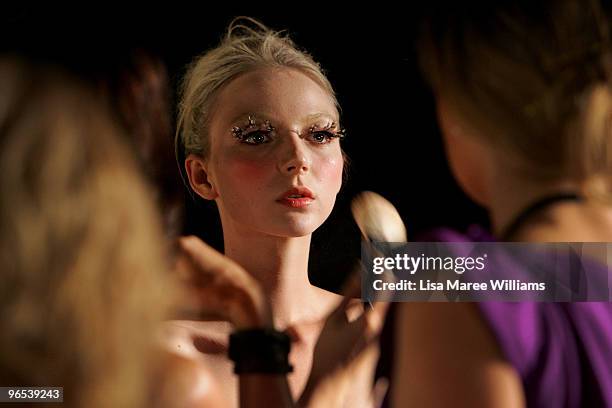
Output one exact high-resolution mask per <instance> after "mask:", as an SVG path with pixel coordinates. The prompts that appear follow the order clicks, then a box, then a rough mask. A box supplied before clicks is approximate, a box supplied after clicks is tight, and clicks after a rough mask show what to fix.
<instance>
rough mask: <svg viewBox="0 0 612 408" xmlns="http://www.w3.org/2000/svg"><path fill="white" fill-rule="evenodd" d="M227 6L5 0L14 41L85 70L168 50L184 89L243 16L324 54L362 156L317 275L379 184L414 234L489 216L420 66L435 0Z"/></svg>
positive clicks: (333, 264)
mask: <svg viewBox="0 0 612 408" xmlns="http://www.w3.org/2000/svg"><path fill="white" fill-rule="evenodd" d="M218 6H219V5H218V4H217V5H216V7H217V8H216V9H215V10H214V11H213V10H212V8H211V7H210V6H209V5H207V4H200V5H199V6H195V5H187V4H183V5H174V4H172V5H171V4H166V5H157V6H150V5H147V6H146V7H145V6H142V7H141V8H137V7H131V8H125V7H117V6H102V5H99V4H98V5H96V4H92V5H87V4H80V5H76V6H68V5H60V6H57V5H34V4H28V3H24V4H22V5H19V6H2V7H1V8H0V10H2V12H1V13H0V25H1V28H0V30H1V31H0V35H1V37H0V38H1V39H2V40H1V41H2V51H13V52H17V53H19V54H26V55H29V56H36V57H37V58H42V59H45V60H50V61H52V62H59V63H60V64H62V65H64V66H68V67H71V68H73V69H74V70H76V71H78V72H81V73H82V72H91V71H95V72H97V73H100V72H102V73H103V72H104V71H105V70H113V69H115V68H116V67H117V66H118V65H121V64H122V61H123V60H124V59H125V58H126V56H127V55H129V54H130V53H131V52H132V51H134V50H145V51H147V52H149V53H152V54H154V55H156V56H159V57H160V58H161V59H162V60H163V61H164V63H165V64H166V66H167V69H168V73H169V76H170V84H171V88H172V89H173V90H174V89H176V85H177V83H178V80H179V79H180V77H181V75H182V73H183V72H184V67H185V65H186V64H187V63H188V62H189V61H190V60H191V59H192V58H193V57H194V56H196V55H198V54H200V53H202V52H204V51H206V50H207V49H209V48H211V47H213V46H215V45H216V44H217V42H218V41H219V39H220V38H221V36H222V35H223V33H224V31H225V28H226V27H227V25H228V23H229V22H230V21H231V19H232V18H233V17H235V16H238V15H247V16H251V17H255V18H257V19H259V20H260V21H262V22H263V23H264V24H266V25H268V26H269V27H271V28H273V29H277V30H280V29H286V30H287V31H288V33H289V34H290V36H291V38H292V39H293V40H294V41H295V42H296V43H297V45H298V46H299V47H301V48H303V49H306V50H307V51H309V52H310V53H311V54H312V55H313V56H314V58H315V60H317V61H318V62H320V63H321V65H322V67H323V68H324V70H325V72H326V73H327V75H328V77H329V79H330V81H331V83H332V84H333V85H334V87H335V90H336V92H337V95H338V99H339V102H340V105H341V106H342V118H343V124H344V126H345V127H346V129H347V132H348V137H347V139H346V140H345V144H344V149H345V151H346V153H347V154H348V156H349V157H350V160H351V166H350V170H349V178H348V181H347V182H346V184H345V186H344V188H343V191H342V192H341V194H340V196H339V198H338V204H337V206H336V209H335V210H334V214H333V215H332V217H331V219H330V220H329V221H328V222H327V223H326V224H325V226H324V227H323V228H321V229H320V230H319V231H317V232H316V233H315V236H314V239H313V249H314V251H315V252H314V255H313V257H312V259H313V264H312V265H311V266H312V269H313V271H315V272H314V275H320V274H319V272H316V271H318V270H326V271H329V270H339V269H342V267H343V266H347V265H350V260H349V259H350V258H352V257H353V255H356V254H358V251H359V236H358V234H357V230H356V227H355V225H354V224H353V223H352V222H351V221H350V215H349V210H348V208H349V203H350V199H351V198H352V197H353V196H354V195H355V194H356V193H358V192H359V191H362V190H372V191H375V192H378V193H380V194H382V195H383V196H384V197H386V198H387V199H389V200H390V201H391V202H392V203H393V204H395V205H396V206H397V208H398V210H399V212H400V214H401V216H402V218H403V219H404V221H405V223H406V226H407V228H408V232H409V237H414V236H415V235H418V233H420V232H422V231H424V230H426V229H429V228H432V227H436V226H449V227H453V228H457V229H460V230H462V229H465V227H466V226H468V225H469V224H471V223H481V224H483V223H486V218H485V213H484V212H483V211H482V210H481V209H479V208H478V207H476V206H475V205H474V204H472V203H471V202H470V201H469V199H467V197H465V195H464V194H463V193H462V192H461V190H460V189H459V188H458V186H457V185H456V183H455V182H454V180H453V179H452V176H451V175H450V172H449V169H448V166H447V164H446V161H445V158H444V152H443V148H442V144H441V139H440V135H439V130H438V127H437V124H436V121H435V111H434V104H433V98H432V96H431V94H430V92H429V90H428V89H427V86H426V85H425V83H424V82H423V79H422V77H421V75H420V73H419V69H418V66H417V62H416V58H415V51H414V41H415V38H416V34H417V27H418V22H419V21H420V18H421V14H422V9H423V7H421V6H418V5H413V6H410V7H411V8H410V9H408V10H406V9H400V8H396V9H393V8H389V7H388V6H387V7H383V6H380V8H375V7H374V6H365V5H363V6H356V7H355V6H346V7H350V10H348V9H346V10H344V11H331V10H329V7H328V6H329V5H327V6H317V5H316V4H313V3H300V2H298V3H287V4H285V5H284V6H278V7H276V8H274V9H273V8H271V7H270V8H268V9H265V8H262V7H250V8H240V7H228V8H226V9H225V10H219V9H218ZM173 97H174V98H175V95H174V96H173ZM173 108H174V106H173ZM217 218H218V217H217V216H216V213H215V209H214V206H212V205H210V204H209V203H201V202H193V201H192V200H191V199H189V200H188V205H187V217H186V224H185V230H184V232H186V233H197V234H198V235H200V236H202V237H204V239H205V240H207V241H208V242H211V243H213V244H214V245H215V246H217V247H219V246H220V243H221V236H220V230H219V223H218V220H217ZM321 253H322V255H321ZM323 275H325V276H328V275H329V274H326V273H323ZM338 275H341V273H339V274H338ZM317 279H318V278H317V277H316V276H315V278H314V280H315V281H316V280H317ZM324 280H325V279H324ZM332 280H333V279H332ZM336 280H337V279H336ZM334 284H335V283H334Z"/></svg>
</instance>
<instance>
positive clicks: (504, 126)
mask: <svg viewBox="0 0 612 408" xmlns="http://www.w3.org/2000/svg"><path fill="white" fill-rule="evenodd" d="M481 3H482V2H481ZM493 3H495V2H493ZM471 6H472V7H470V4H469V3H468V4H462V5H461V7H457V8H456V9H453V10H448V11H447V12H445V13H444V14H443V15H442V17H441V18H440V14H438V15H433V16H432V18H431V19H429V20H428V21H427V22H426V23H425V24H424V27H423V28H424V29H423V30H422V36H421V38H420V41H419V44H418V45H419V51H420V60H421V65H422V67H423V71H424V73H425V75H426V77H427V78H428V80H429V82H430V84H431V85H432V87H433V88H434V91H435V93H436V94H438V95H440V96H441V97H443V98H444V99H445V101H446V102H447V103H448V104H449V105H450V106H451V107H452V109H454V110H456V112H457V113H458V114H459V115H460V117H461V118H462V119H463V120H465V122H466V123H467V124H468V125H470V126H473V127H474V128H475V129H476V130H477V132H476V133H477V134H478V136H480V137H485V138H487V140H489V141H491V142H493V143H494V144H495V145H496V146H498V147H501V151H503V152H504V154H510V155H513V156H514V157H516V158H518V159H519V160H520V161H521V162H522V163H523V164H524V165H525V168H528V169H529V170H530V174H531V176H533V177H538V178H541V179H554V178H561V177H564V178H565V177H569V178H571V179H573V180H574V181H577V182H579V183H582V184H583V185H587V184H588V182H589V181H592V180H594V179H597V178H599V180H600V181H601V176H603V177H604V178H605V179H607V180H608V181H607V182H606V183H605V184H608V185H610V182H609V180H611V179H612V176H611V175H612V126H611V125H612V59H611V58H612V49H611V45H610V44H611V43H610V27H609V25H608V22H607V18H606V16H605V14H604V11H603V10H602V7H601V5H600V4H599V3H598V1H597V0H592V1H590V4H585V3H583V2H578V1H573V0H549V1H536V2H528V1H521V2H505V3H504V4H503V5H500V4H497V3H495V4H485V3H483V4H478V5H477V6H475V5H474V4H472V5H471ZM601 185H602V184H601V183H599V187H601ZM608 190H609V188H608ZM591 192H592V191H591ZM600 192H601V189H600ZM587 193H589V192H588V191H587ZM591 195H592V194H591Z"/></svg>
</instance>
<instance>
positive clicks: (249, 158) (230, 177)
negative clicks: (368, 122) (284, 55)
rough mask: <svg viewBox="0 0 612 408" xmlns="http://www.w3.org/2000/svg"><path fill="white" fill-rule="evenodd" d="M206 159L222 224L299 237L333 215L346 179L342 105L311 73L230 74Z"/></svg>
mask: <svg viewBox="0 0 612 408" xmlns="http://www.w3.org/2000/svg"><path fill="white" fill-rule="evenodd" d="M215 107H216V108H215V110H214V112H213V113H212V120H211V123H210V126H209V129H210V150H209V155H208V157H206V158H205V159H204V168H205V171H206V173H207V175H208V182H209V183H210V185H211V190H213V191H214V198H215V201H216V202H217V205H218V208H219V212H220V214H221V220H222V223H223V227H224V229H227V228H228V227H230V228H233V229H234V230H235V231H246V230H250V231H255V232H260V233H264V234H269V235H274V236H281V237H296V236H304V235H307V234H310V233H312V232H313V231H314V230H315V229H317V228H318V227H319V226H320V225H321V224H322V223H323V222H324V221H325V219H326V218H327V217H328V216H329V214H330V213H331V211H332V208H333V206H334V203H335V200H336V195H337V194H338V191H339V190H340V186H341V184H342V169H343V157H342V151H341V149H340V140H339V136H340V135H341V130H340V127H339V122H338V112H337V110H336V108H335V106H334V103H333V101H332V99H331V97H330V96H329V95H328V94H327V93H326V91H325V90H324V89H323V88H321V87H320V86H319V85H318V84H317V83H316V82H314V81H313V80H312V79H310V78H309V77H308V76H306V75H305V74H303V73H301V72H299V71H297V70H292V69H287V68H265V69H260V70H257V71H253V72H250V73H246V74H244V75H241V76H239V77H237V78H236V79H234V80H232V81H231V82H230V83H229V84H227V85H226V86H225V87H224V88H223V89H222V90H221V91H220V93H219V95H218V97H217V100H216V102H215Z"/></svg>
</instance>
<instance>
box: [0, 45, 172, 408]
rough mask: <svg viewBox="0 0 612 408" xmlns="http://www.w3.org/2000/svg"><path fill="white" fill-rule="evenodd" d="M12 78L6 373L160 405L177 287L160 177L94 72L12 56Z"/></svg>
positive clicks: (1, 206) (4, 256)
mask: <svg viewBox="0 0 612 408" xmlns="http://www.w3.org/2000/svg"><path fill="white" fill-rule="evenodd" d="M0 90H1V92H0V140H1V143H0V191H1V194H0V226H1V227H0V276H1V280H2V285H0V332H2V335H1V336H0V383H1V384H2V385H5V386H7V385H13V386H23V387H26V386H57V387H60V386H61V387H63V389H64V391H63V398H64V404H65V405H66V406H70V407H82V406H89V407H108V406H130V407H144V406H152V404H153V403H154V402H155V398H153V397H152V396H153V394H154V392H153V391H154V390H156V387H154V382H155V379H154V374H153V373H155V372H156V370H157V369H158V368H159V365H158V363H159V360H158V358H157V357H158V356H159V351H157V350H154V347H153V346H154V342H153V341H152V340H153V337H154V336H153V334H154V332H155V329H156V328H157V327H158V325H159V324H160V323H161V321H162V320H163V319H165V318H167V316H168V315H169V314H170V313H169V311H170V307H171V304H172V302H173V301H174V289H173V288H175V286H174V283H173V282H172V281H171V280H170V275H169V274H168V273H167V269H168V268H167V267H166V258H165V256H164V252H165V250H164V248H165V246H164V244H163V239H162V231H161V223H160V220H159V215H158V214H157V212H156V209H155V207H154V205H153V202H154V196H153V194H151V188H150V186H148V185H147V184H146V182H145V181H144V178H143V176H142V175H141V174H140V172H139V170H138V168H137V166H136V164H135V159H134V158H133V157H132V156H131V155H130V153H129V148H128V147H127V146H126V144H125V141H124V140H123V139H124V137H123V135H122V133H121V131H120V130H119V128H118V126H117V125H116V124H115V123H114V122H113V115H112V114H111V113H110V112H109V111H108V110H107V109H105V108H104V106H102V105H101V104H99V103H97V102H96V101H97V98H95V97H94V95H95V94H94V93H93V92H92V91H90V90H88V89H87V88H86V87H85V86H84V85H82V84H79V83H76V82H75V81H74V79H71V78H69V77H66V76H64V75H62V74H59V73H58V72H57V71H56V70H55V69H50V68H49V67H46V66H36V65H31V64H28V63H25V62H23V61H19V60H16V59H10V58H6V57H3V58H2V59H0ZM50 405H53V406H55V404H50Z"/></svg>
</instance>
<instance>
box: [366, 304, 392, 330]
mask: <svg viewBox="0 0 612 408" xmlns="http://www.w3.org/2000/svg"><path fill="white" fill-rule="evenodd" d="M389 305H390V303H389V302H373V303H371V307H369V308H366V311H365V312H364V318H365V321H366V332H367V334H368V335H369V336H377V335H378V334H379V333H380V332H381V331H382V328H383V326H384V324H385V319H386V317H387V311H388V310H389Z"/></svg>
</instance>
